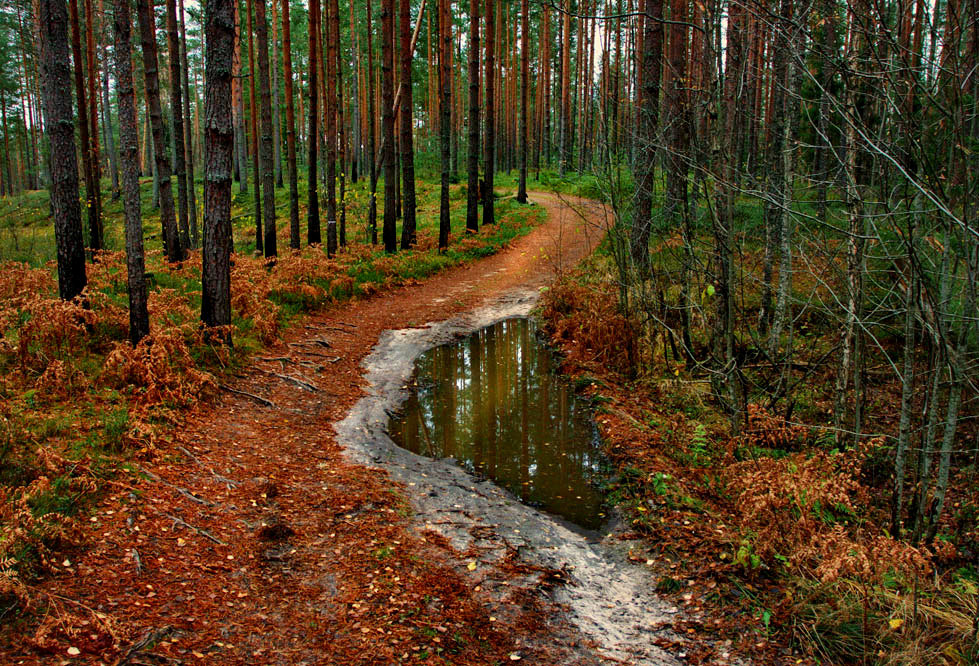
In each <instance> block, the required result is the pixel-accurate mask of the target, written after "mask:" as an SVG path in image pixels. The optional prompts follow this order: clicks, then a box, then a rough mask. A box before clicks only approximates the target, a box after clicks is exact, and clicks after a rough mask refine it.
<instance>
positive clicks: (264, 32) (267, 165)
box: [254, 0, 279, 259]
mask: <svg viewBox="0 0 979 666" xmlns="http://www.w3.org/2000/svg"><path fill="white" fill-rule="evenodd" d="M274 1H275V0H273V2H274ZM254 4H255V22H256V23H257V24H258V25H257V26H256V28H257V30H256V37H257V40H256V41H257V46H258V84H259V96H260V98H261V102H260V103H261V107H262V140H261V143H260V145H259V155H260V163H261V169H262V171H261V174H262V204H263V211H262V217H263V218H264V220H265V248H264V249H265V257H266V259H268V258H271V257H276V256H278V253H279V250H278V242H277V234H276V231H277V230H276V220H275V170H274V165H273V155H272V90H271V88H270V87H269V22H268V18H267V16H266V12H265V0H254Z"/></svg>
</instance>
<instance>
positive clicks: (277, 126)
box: [272, 0, 282, 187]
mask: <svg viewBox="0 0 979 666" xmlns="http://www.w3.org/2000/svg"><path fill="white" fill-rule="evenodd" d="M279 106H280V101H279V5H278V0H272V148H273V151H274V153H275V155H274V157H273V160H272V161H273V162H274V163H275V186H276V187H282V137H281V135H280V132H281V127H282V122H281V120H280V117H279V116H280V114H279Z"/></svg>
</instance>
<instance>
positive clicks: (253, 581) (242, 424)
mask: <svg viewBox="0 0 979 666" xmlns="http://www.w3.org/2000/svg"><path fill="white" fill-rule="evenodd" d="M532 198H533V200H534V201H535V202H536V203H538V204H541V205H543V206H545V207H546V208H547V209H548V212H549V215H548V219H547V221H546V222H545V223H544V224H542V225H541V226H539V227H537V228H536V229H534V230H533V231H532V232H531V233H530V234H529V235H527V236H525V237H522V238H519V239H517V240H516V241H515V242H513V243H512V244H511V246H510V247H509V248H507V249H505V250H503V251H502V252H500V253H498V254H495V255H493V256H490V257H488V258H485V259H482V260H479V261H476V262H473V263H470V264H468V265H464V266H460V267H456V268H451V269H448V270H445V271H443V272H441V273H439V274H437V275H436V276H434V277H432V278H430V279H427V280H424V281H422V282H421V283H419V284H417V285H412V286H407V287H402V288H397V289H394V290H391V291H386V292H382V293H378V294H375V295H374V296H372V297H370V298H367V299H364V300H360V301H354V302H348V303H344V304H340V305H337V306H335V307H331V308H328V309H324V310H322V311H320V312H317V313H315V314H312V315H310V316H308V317H307V318H306V319H305V320H304V322H303V323H302V324H300V325H296V326H294V327H292V328H291V329H290V330H289V331H288V332H287V333H286V335H285V337H284V339H283V340H282V341H281V342H279V343H277V344H275V345H274V346H272V347H270V348H267V349H266V350H265V351H264V352H262V353H261V354H260V355H259V356H257V357H256V358H255V359H254V360H253V363H252V364H251V365H250V366H248V367H247V369H245V370H244V371H243V372H241V373H239V374H238V375H237V376H236V379H235V380H234V381H233V382H231V383H230V384H228V385H225V387H224V388H225V391H223V392H222V393H220V394H219V395H218V396H217V397H216V398H215V399H213V400H207V401H203V402H202V403H200V404H199V405H198V406H197V407H195V408H194V409H193V411H192V413H191V414H190V415H189V416H188V417H187V419H186V421H185V424H184V427H183V429H182V430H181V431H180V432H178V433H176V435H175V442H174V445H173V447H172V449H171V450H169V451H168V452H167V454H164V455H160V456H158V457H157V458H155V459H153V460H152V461H150V462H147V463H143V465H142V467H141V468H139V469H138V472H139V478H140V480H139V481H138V482H110V483H111V484H112V485H111V486H110V488H111V490H110V492H108V493H106V494H104V495H103V496H102V498H101V499H100V500H99V502H98V504H97V505H96V506H94V507H92V509H91V511H90V518H89V522H88V523H87V531H88V532H89V533H88V534H87V535H86V538H85V539H84V540H83V541H84V543H86V544H87V545H86V547H84V548H78V549H76V550H75V551H74V552H70V551H69V552H68V553H67V554H66V556H65V559H64V561H63V562H61V563H59V564H60V567H59V569H60V573H59V574H57V575H54V576H51V577H49V578H47V579H45V580H43V581H42V582H40V583H38V584H37V585H36V586H35V587H34V588H33V590H32V591H33V592H34V593H36V594H37V595H39V596H40V597H41V598H42V599H44V601H45V603H44V604H43V605H44V607H45V608H46V609H47V610H46V611H45V615H44V617H43V618H41V619H40V625H39V627H35V628H33V629H32V630H31V631H30V632H29V633H31V634H32V636H31V638H30V640H17V633H18V627H17V626H8V627H7V630H8V631H6V632H5V633H6V636H5V637H2V638H0V661H3V662H4V663H24V664H28V663H58V662H61V661H65V662H68V661H71V662H89V663H130V664H139V663H145V664H149V663H275V664H279V663H281V664H301V663H307V664H312V663H337V664H350V663H365V664H366V663H375V664H376V663H398V662H401V661H416V660H419V659H421V660H424V659H426V658H427V659H434V660H435V661H436V662H447V663H453V664H468V663H480V664H483V663H500V662H509V661H519V660H526V661H527V662H530V663H591V662H592V661H593V658H591V657H588V656H587V651H586V650H585V651H583V650H581V646H580V645H579V644H577V641H580V640H581V639H580V636H577V635H576V634H575V632H574V631H573V630H572V629H571V628H570V627H568V626H567V624H566V623H564V622H562V621H561V619H560V614H555V613H554V608H553V607H552V606H551V605H549V604H548V603H546V602H545V598H546V595H541V594H536V593H534V591H533V590H522V591H521V590H514V592H513V594H512V595H510V598H509V599H508V600H507V601H508V603H507V609H506V610H505V611H504V612H500V610H498V609H499V605H498V604H496V605H494V603H493V602H492V600H489V599H487V598H486V595H482V596H481V595H480V591H481V586H480V585H479V584H478V579H477V578H476V577H475V576H473V575H470V573H471V572H472V567H471V565H470V566H468V567H467V566H466V565H465V563H464V561H463V560H460V556H459V554H458V553H455V552H454V551H453V550H452V549H451V547H450V546H449V545H448V543H447V542H446V540H445V539H444V538H441V537H439V536H438V535H437V534H434V533H431V532H425V531H419V530H416V529H413V528H412V526H411V513H412V509H411V502H410V492H411V489H407V488H399V487H398V484H396V483H394V482H393V481H392V480H391V479H390V478H389V477H388V475H387V473H386V472H383V471H381V470H378V469H376V468H369V467H365V466H361V465H358V464H354V463H352V462H351V461H350V460H349V458H348V457H347V456H346V455H345V453H344V451H343V450H342V449H341V447H340V446H339V445H338V443H337V441H336V435H335V432H334V430H333V427H332V426H333V424H335V423H336V422H337V421H339V420H340V419H342V418H343V417H344V415H345V414H347V412H348V411H349V410H350V409H351V407H352V406H353V405H354V404H355V403H356V402H357V401H358V399H360V398H361V397H362V396H363V395H364V388H365V382H364V377H363V368H362V361H363V360H364V358H365V357H366V356H367V355H368V354H369V353H370V351H371V349H372V348H373V347H374V345H375V344H376V343H377V341H378V338H379V336H380V335H381V333H382V332H383V331H385V330H388V329H392V328H404V327H406V326H422V325H424V324H425V323H426V322H432V321H438V320H443V319H446V318H448V317H450V316H452V315H455V314H458V313H461V312H465V311H469V310H472V309H473V308H475V307H477V306H479V305H480V304H482V303H484V302H486V301H487V300H488V299H492V298H495V297H499V296H500V295H501V294H504V293H505V292H507V291H509V290H512V289H514V288H517V287H523V288H526V287H539V286H542V285H544V284H546V283H547V282H549V281H550V280H552V279H553V278H554V277H555V276H556V275H557V274H560V273H562V272H564V271H566V270H567V269H569V268H570V267H571V266H572V265H573V264H574V263H575V262H577V261H578V260H579V259H581V258H582V257H584V256H586V255H587V254H589V253H590V252H591V251H592V250H593V249H594V247H595V246H596V244H597V243H598V241H599V240H600V238H601V228H602V224H603V218H602V214H601V211H600V210H594V209H593V208H594V207H595V206H596V204H590V203H586V202H583V201H578V202H577V203H576V205H575V208H578V209H579V211H582V212H583V213H584V215H582V214H580V213H579V212H576V211H575V210H574V209H573V208H572V207H571V206H569V205H568V199H567V198H561V197H558V196H556V195H551V194H543V193H538V194H534V195H533V197H532ZM589 208H592V210H589ZM589 222H590V223H589ZM460 563H462V564H461V566H460ZM518 568H519V565H517V564H514V569H518ZM503 569H504V570H501V571H499V572H497V573H498V574H500V575H503V576H505V575H506V571H505V566H504V567H503ZM522 573H526V571H523V572H522ZM544 573H546V572H544ZM551 582H552V583H553V581H551ZM505 584H506V583H505V582H504V585H505ZM494 608H496V609H497V610H494ZM493 613H497V614H499V616H500V617H499V618H497V617H496V616H494V615H493ZM35 619H36V618H35ZM25 622H26V620H25ZM21 629H24V630H25V631H26V629H27V627H26V626H25V627H21ZM24 636H25V634H21V636H20V638H21V639H23V638H24Z"/></svg>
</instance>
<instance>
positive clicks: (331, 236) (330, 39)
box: [321, 0, 340, 257]
mask: <svg viewBox="0 0 979 666" xmlns="http://www.w3.org/2000/svg"><path fill="white" fill-rule="evenodd" d="M338 11H339V10H338V8H337V2H336V0H326V29H325V30H321V33H323V34H324V35H325V39H326V62H325V63H324V64H325V67H324V69H325V70H326V81H325V82H324V83H325V84H326V99H325V100H323V125H324V127H323V132H324V134H325V135H326V256H328V257H332V256H334V255H335V254H336V252H337V72H336V69H337V43H336V39H335V38H334V36H333V28H334V24H335V23H337V22H338V21H339V20H340V17H339V16H337V13H338Z"/></svg>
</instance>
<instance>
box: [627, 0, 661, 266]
mask: <svg viewBox="0 0 979 666" xmlns="http://www.w3.org/2000/svg"><path fill="white" fill-rule="evenodd" d="M662 21H663V0H647V2H646V17H645V24H646V27H645V34H644V35H643V48H644V50H643V54H642V82H643V91H642V101H641V103H640V107H639V114H640V119H641V122H640V123H639V136H638V137H636V140H637V142H638V143H639V146H638V149H639V150H638V152H639V160H638V164H637V166H638V169H637V173H636V204H635V206H636V207H635V214H634V217H633V220H632V238H631V242H630V246H631V252H632V262H633V264H634V265H635V266H636V267H637V268H638V269H639V270H640V272H641V273H643V274H648V272H649V236H650V233H651V231H652V216H653V184H654V178H655V175H654V174H655V161H656V132H657V129H658V127H659V86H660V75H661V72H662V69H663V68H662V61H663V22H662Z"/></svg>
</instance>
